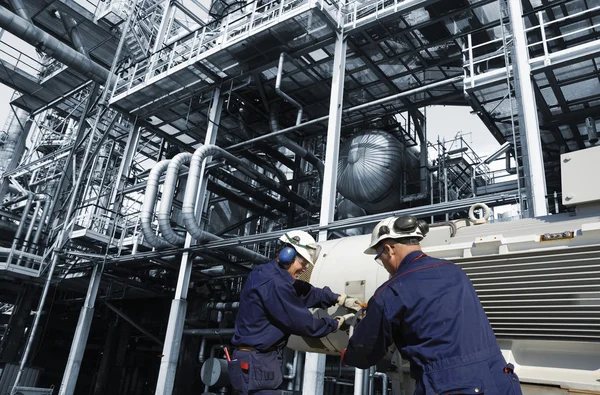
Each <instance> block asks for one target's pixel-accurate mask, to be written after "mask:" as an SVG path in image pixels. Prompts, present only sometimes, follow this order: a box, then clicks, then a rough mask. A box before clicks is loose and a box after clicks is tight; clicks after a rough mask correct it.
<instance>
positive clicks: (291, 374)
mask: <svg viewBox="0 0 600 395" xmlns="http://www.w3.org/2000/svg"><path fill="white" fill-rule="evenodd" d="M288 365H290V364H289V363H288V364H286V368H288V370H289V374H286V375H285V376H283V378H284V379H285V380H292V381H293V380H294V379H295V378H296V371H297V370H298V351H294V361H293V362H292V364H291V366H288ZM288 389H290V388H288ZM292 390H293V388H292ZM384 394H385V392H384Z"/></svg>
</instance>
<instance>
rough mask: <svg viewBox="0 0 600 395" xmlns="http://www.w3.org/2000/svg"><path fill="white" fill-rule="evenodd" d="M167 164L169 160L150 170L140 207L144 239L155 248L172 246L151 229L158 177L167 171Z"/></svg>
mask: <svg viewBox="0 0 600 395" xmlns="http://www.w3.org/2000/svg"><path fill="white" fill-rule="evenodd" d="M169 162H170V161H169V160H162V161H160V162H158V163H157V164H156V165H154V167H153V168H152V170H150V175H149V176H148V181H147V183H146V193H145V194H144V205H143V206H142V213H141V217H140V222H141V226H142V233H143V234H144V239H145V240H146V241H147V242H148V244H150V245H151V246H152V247H156V248H168V247H173V244H171V243H168V242H167V241H166V240H165V239H163V238H161V237H158V236H157V235H156V234H155V233H154V229H152V216H153V213H154V204H155V203H156V195H157V194H158V187H159V180H160V176H162V174H163V173H164V172H165V170H166V169H167V166H169Z"/></svg>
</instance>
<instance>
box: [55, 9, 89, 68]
mask: <svg viewBox="0 0 600 395" xmlns="http://www.w3.org/2000/svg"><path fill="white" fill-rule="evenodd" d="M56 12H57V13H58V14H59V16H60V19H61V20H62V22H63V26H64V27H65V30H66V31H67V33H69V38H70V39H71V42H72V43H73V45H74V46H75V49H76V50H77V51H78V52H79V53H82V54H84V55H85V56H86V57H89V55H88V53H87V49H86V48H85V45H84V44H83V40H82V39H81V35H80V34H79V29H77V22H76V21H75V19H73V17H72V16H71V15H69V14H61V13H60V12H58V11H56Z"/></svg>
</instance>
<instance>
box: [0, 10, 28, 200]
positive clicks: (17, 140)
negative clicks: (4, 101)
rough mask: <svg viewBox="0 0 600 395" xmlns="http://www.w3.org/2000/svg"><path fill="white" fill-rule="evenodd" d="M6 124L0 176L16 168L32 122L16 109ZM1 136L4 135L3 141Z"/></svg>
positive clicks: (1, 148) (26, 114)
mask: <svg viewBox="0 0 600 395" xmlns="http://www.w3.org/2000/svg"><path fill="white" fill-rule="evenodd" d="M0 8H3V7H0ZM7 124H8V127H7V128H6V131H4V133H0V174H2V173H4V172H8V171H11V170H13V169H14V168H16V167H17V164H18V163H19V161H20V160H21V157H22V156H23V152H24V151H25V140H26V139H27V134H28V133H29V129H30V128H31V125H32V121H31V120H30V119H29V113H27V112H26V111H23V110H21V109H17V110H16V111H14V112H13V111H11V112H10V115H9V119H8V120H7ZM2 134H4V138H3V139H2V138H1V137H2ZM1 197H2V196H0V198H1Z"/></svg>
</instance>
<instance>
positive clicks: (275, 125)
mask: <svg viewBox="0 0 600 395" xmlns="http://www.w3.org/2000/svg"><path fill="white" fill-rule="evenodd" d="M278 113H279V106H278V105H277V104H273V105H272V106H271V111H270V114H269V116H270V117H269V118H270V119H269V125H270V126H271V132H273V133H276V132H279V120H278V116H279V114H278ZM275 140H276V141H277V142H278V143H280V144H281V145H283V146H284V147H285V148H287V149H289V150H290V151H292V152H293V153H294V154H296V156H298V157H300V158H302V159H304V160H305V161H307V162H308V163H310V164H311V165H312V166H313V167H314V168H315V169H316V170H317V172H318V173H319V179H320V180H321V181H322V180H323V172H324V171H325V165H323V162H321V161H320V160H319V158H317V157H316V156H315V155H314V154H313V153H312V152H308V151H307V150H306V149H305V148H303V147H301V146H300V145H298V144H296V143H295V142H293V141H292V140H290V139H289V138H287V137H285V136H281V135H275Z"/></svg>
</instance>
